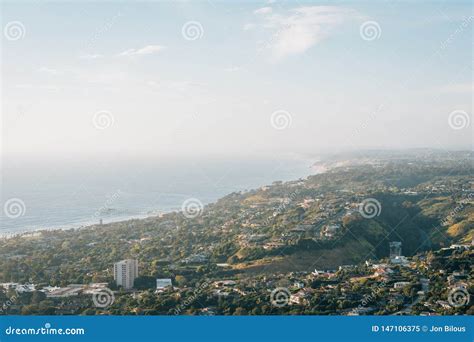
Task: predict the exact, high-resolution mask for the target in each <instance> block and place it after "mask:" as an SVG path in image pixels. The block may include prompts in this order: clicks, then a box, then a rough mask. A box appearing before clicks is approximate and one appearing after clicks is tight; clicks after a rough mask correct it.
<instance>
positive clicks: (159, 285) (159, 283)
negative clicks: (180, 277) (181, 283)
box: [156, 278, 173, 291]
mask: <svg viewBox="0 0 474 342" xmlns="http://www.w3.org/2000/svg"><path fill="white" fill-rule="evenodd" d="M172 287H173V284H172V282H171V279H169V278H164V279H156V290H157V291H163V290H165V289H167V288H172Z"/></svg>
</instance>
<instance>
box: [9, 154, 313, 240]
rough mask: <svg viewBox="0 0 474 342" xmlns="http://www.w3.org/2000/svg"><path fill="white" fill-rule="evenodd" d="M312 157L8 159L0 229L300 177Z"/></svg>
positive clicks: (108, 218)
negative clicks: (11, 161)
mask: <svg viewBox="0 0 474 342" xmlns="http://www.w3.org/2000/svg"><path fill="white" fill-rule="evenodd" d="M311 165H312V161H311V160H301V159H298V160H295V159H291V160H269V161H236V160H232V161H211V162H209V161H206V162H204V161H193V162H188V161H187V162H168V163H163V164H160V163H146V162H145V163H138V162H137V163H135V162H129V163H122V164H120V163H117V164H113V165H112V164H107V163H105V164H104V163H101V162H95V163H92V162H91V163H87V164H75V165H74V164H61V165H60V166H57V165H56V166H55V165H48V164H42V165H39V164H38V165H35V164H34V163H32V164H29V165H19V164H18V165H8V168H4V170H3V184H2V209H3V210H2V216H1V221H0V235H1V234H10V233H16V232H25V231H32V230H37V229H51V228H56V229H57V228H72V227H81V226H86V225H90V224H95V223H98V222H99V220H100V219H102V220H103V222H104V223H107V222H113V221H120V220H125V219H129V218H142V217H147V216H151V215H156V214H158V213H162V212H168V211H173V210H179V209H180V208H181V205H182V203H183V201H185V200H186V199H188V198H197V199H199V200H200V201H201V202H202V203H203V204H206V203H210V202H213V201H216V200H217V199H219V198H220V197H222V196H224V195H226V194H229V193H231V192H233V191H240V190H248V189H253V188H257V187H260V186H263V185H268V184H271V183H272V182H273V181H277V180H282V181H286V180H293V179H298V178H305V177H307V176H308V175H310V174H311V173H313V172H312V169H311Z"/></svg>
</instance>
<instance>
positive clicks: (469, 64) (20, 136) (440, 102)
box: [1, 0, 474, 160]
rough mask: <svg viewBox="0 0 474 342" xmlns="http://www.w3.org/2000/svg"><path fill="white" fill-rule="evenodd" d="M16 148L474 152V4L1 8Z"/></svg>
mask: <svg viewBox="0 0 474 342" xmlns="http://www.w3.org/2000/svg"><path fill="white" fill-rule="evenodd" d="M1 20H2V23H1V26H2V40H1V58H2V70H1V71H2V76H1V79H2V89H1V95H2V139H1V142H2V157H6V158H9V157H11V158H14V159H17V160H21V159H25V160H32V159H39V160H48V159H57V158H61V157H65V156H67V157H68V158H69V159H77V160H84V159H88V158H128V157H130V158H131V157H133V158H137V157H138V158H149V159H150V158H151V159H160V158H168V157H177V158H189V157H191V156H192V157H197V158H207V157H215V156H226V157H229V156H230V157H237V156H239V157H244V158H245V157H259V156H265V155H270V154H271V155H276V154H278V155H282V156H283V155H291V154H293V155H305V154H308V155H317V154H318V153H320V152H322V151H342V150H359V149H402V148H420V147H423V148H425V147H429V148H437V149H445V150H450V149H469V150H470V149H472V146H473V145H472V143H473V140H472V139H473V129H472V127H473V123H472V121H473V120H472V94H473V81H472V72H473V59H472V44H473V37H472V26H473V22H474V17H473V11H472V4H471V2H470V1H434V2H429V1H424V2H421V1H418V2H414V1H395V2H393V1H381V2H377V3H376V2H362V1H358V2H355V1H350V2H345V1H332V2H318V1H279V0H276V1H232V2H230V1H227V2H223V1H215V0H209V1H192V2H191V1H182V2H179V1H169V2H166V1H162V2H135V1H123V2H115V3H109V2H99V1H97V2H94V1H89V2H75V1H69V2H45V1H31V2H25V1H3V2H2V4H1Z"/></svg>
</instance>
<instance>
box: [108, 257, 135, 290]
mask: <svg viewBox="0 0 474 342" xmlns="http://www.w3.org/2000/svg"><path fill="white" fill-rule="evenodd" d="M137 277H138V261H137V260H133V259H126V260H122V261H119V262H117V263H115V264H114V279H115V281H116V283H117V286H122V287H123V288H124V289H132V288H133V282H134V281H135V278H137Z"/></svg>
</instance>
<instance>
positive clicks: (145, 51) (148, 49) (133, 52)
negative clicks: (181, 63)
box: [118, 45, 165, 56]
mask: <svg viewBox="0 0 474 342" xmlns="http://www.w3.org/2000/svg"><path fill="white" fill-rule="evenodd" d="M164 49H165V47H164V46H162V45H147V46H145V47H143V48H141V49H128V50H126V51H123V52H121V53H119V54H118V55H119V56H142V55H151V54H154V53H158V52H161V51H163V50H164Z"/></svg>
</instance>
